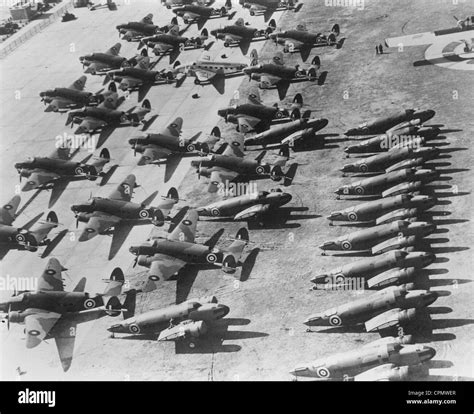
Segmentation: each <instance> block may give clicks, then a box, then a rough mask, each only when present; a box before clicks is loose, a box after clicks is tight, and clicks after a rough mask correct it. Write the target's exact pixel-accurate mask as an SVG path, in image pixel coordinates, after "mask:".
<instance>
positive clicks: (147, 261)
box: [137, 254, 152, 267]
mask: <svg viewBox="0 0 474 414" xmlns="http://www.w3.org/2000/svg"><path fill="white" fill-rule="evenodd" d="M151 262H152V261H151V258H150V257H148V256H145V255H143V254H141V255H139V256H138V259H137V263H138V264H139V265H140V266H144V267H150V266H151Z"/></svg>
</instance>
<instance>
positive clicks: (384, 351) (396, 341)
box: [290, 336, 436, 380]
mask: <svg viewBox="0 0 474 414" xmlns="http://www.w3.org/2000/svg"><path fill="white" fill-rule="evenodd" d="M435 355H436V351H435V350H434V349H433V348H432V347H430V346H427V345H420V344H413V339H412V338H411V337H410V336H408V337H398V338H395V337H384V338H380V339H378V340H376V341H374V342H371V343H368V344H367V345H363V346H358V347H357V348H356V349H354V350H351V351H346V352H340V353H337V354H333V355H330V356H327V357H323V358H320V359H317V360H316V361H313V362H311V363H306V364H301V365H299V366H297V367H295V368H294V369H293V370H292V371H291V372H290V373H291V374H292V375H293V376H295V377H296V378H299V377H307V378H308V377H309V378H317V379H324V380H343V379H349V378H351V377H354V376H357V375H359V374H362V373H366V374H367V375H366V377H368V378H370V379H371V380H378V379H385V378H387V372H386V370H387V368H390V369H394V367H392V365H394V366H395V367H404V366H412V365H413V366H417V365H419V364H422V363H424V362H426V361H429V360H430V359H432V358H433V357H434V356H435ZM380 368H383V371H382V372H380V371H379V369H380Z"/></svg>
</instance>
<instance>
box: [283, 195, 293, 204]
mask: <svg viewBox="0 0 474 414" xmlns="http://www.w3.org/2000/svg"><path fill="white" fill-rule="evenodd" d="M292 199H293V196H292V195H291V194H288V193H283V194H280V205H282V206H283V205H285V204H288V203H289V202H290V201H291V200H292Z"/></svg>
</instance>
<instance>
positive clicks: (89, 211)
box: [71, 174, 179, 253]
mask: <svg viewBox="0 0 474 414" xmlns="http://www.w3.org/2000/svg"><path fill="white" fill-rule="evenodd" d="M135 187H137V184H136V178H135V176H134V175H133V174H130V175H129V176H128V177H127V178H126V179H125V180H124V181H123V182H121V183H120V184H119V185H118V186H117V188H116V189H115V190H114V191H113V192H112V194H110V196H109V197H107V198H102V197H93V198H92V199H91V200H90V201H89V202H88V203H85V204H76V205H73V206H71V210H72V211H73V212H74V214H75V216H76V220H77V222H76V224H78V223H79V222H83V223H86V227H85V229H84V231H83V232H82V234H81V236H80V237H79V241H80V242H83V241H87V240H90V239H92V238H93V237H95V236H97V235H98V234H106V233H107V231H108V230H110V229H111V228H113V229H114V231H113V239H112V246H113V248H112V251H113V252H114V253H116V251H115V248H114V247H115V246H116V243H119V246H118V247H120V245H121V244H122V243H123V241H124V240H125V238H126V237H127V235H128V233H129V232H130V231H131V229H132V228H133V227H134V226H135V225H139V224H150V223H151V224H154V225H155V226H162V225H163V224H164V223H165V221H167V220H170V217H169V213H170V211H171V209H172V208H173V206H174V205H175V204H176V203H177V202H178V200H179V197H178V192H177V191H176V189H175V188H173V187H172V188H170V190H169V191H168V195H167V196H166V197H164V198H163V200H162V201H161V202H160V203H158V205H157V206H155V207H148V205H149V204H150V203H151V202H152V201H153V199H154V198H155V197H156V195H157V194H158V191H155V192H153V193H152V194H151V195H150V196H148V197H147V198H146V199H145V200H143V201H142V202H141V203H134V202H132V201H131V199H132V197H133V190H134V188H135ZM114 245H115V246H114Z"/></svg>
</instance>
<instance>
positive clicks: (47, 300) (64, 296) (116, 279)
mask: <svg viewBox="0 0 474 414" xmlns="http://www.w3.org/2000/svg"><path fill="white" fill-rule="evenodd" d="M64 270H67V269H66V268H64V267H63V266H62V265H61V264H60V262H59V261H58V259H56V258H51V259H49V261H48V264H47V265H46V268H45V270H44V272H43V274H42V275H41V276H40V277H39V280H38V285H37V289H36V291H34V292H33V291H22V292H21V293H18V294H17V293H16V292H15V294H14V296H13V297H12V298H11V299H9V300H8V301H6V302H3V303H0V310H1V311H3V312H6V313H7V315H6V317H5V318H4V319H3V320H2V322H5V321H6V322H7V326H8V328H10V323H20V324H24V325H25V334H26V347H27V348H28V349H30V348H34V347H36V346H38V345H39V344H40V343H41V342H42V341H46V340H48V339H50V338H54V340H55V342H56V347H57V349H58V353H59V358H60V360H61V365H62V368H63V370H64V371H67V370H68V369H69V368H70V366H71V363H72V358H73V353H74V342H75V339H76V334H77V331H76V330H77V325H78V324H80V323H83V322H88V321H91V320H95V319H98V318H101V317H103V316H106V315H109V316H118V315H120V313H121V311H122V306H121V304H120V301H119V299H118V298H117V296H118V295H120V293H121V290H122V286H123V284H124V282H125V279H124V275H123V273H122V271H121V270H120V268H116V269H114V271H113V272H112V274H111V276H110V281H109V284H108V286H107V288H106V289H105V291H104V293H102V294H100V293H99V294H95V295H91V294H89V293H87V292H84V289H85V285H86V278H85V277H83V278H82V279H81V280H79V282H78V284H77V285H76V287H75V288H74V290H73V291H72V292H66V291H64V284H63V279H62V277H61V273H62V272H63V271H64Z"/></svg>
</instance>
